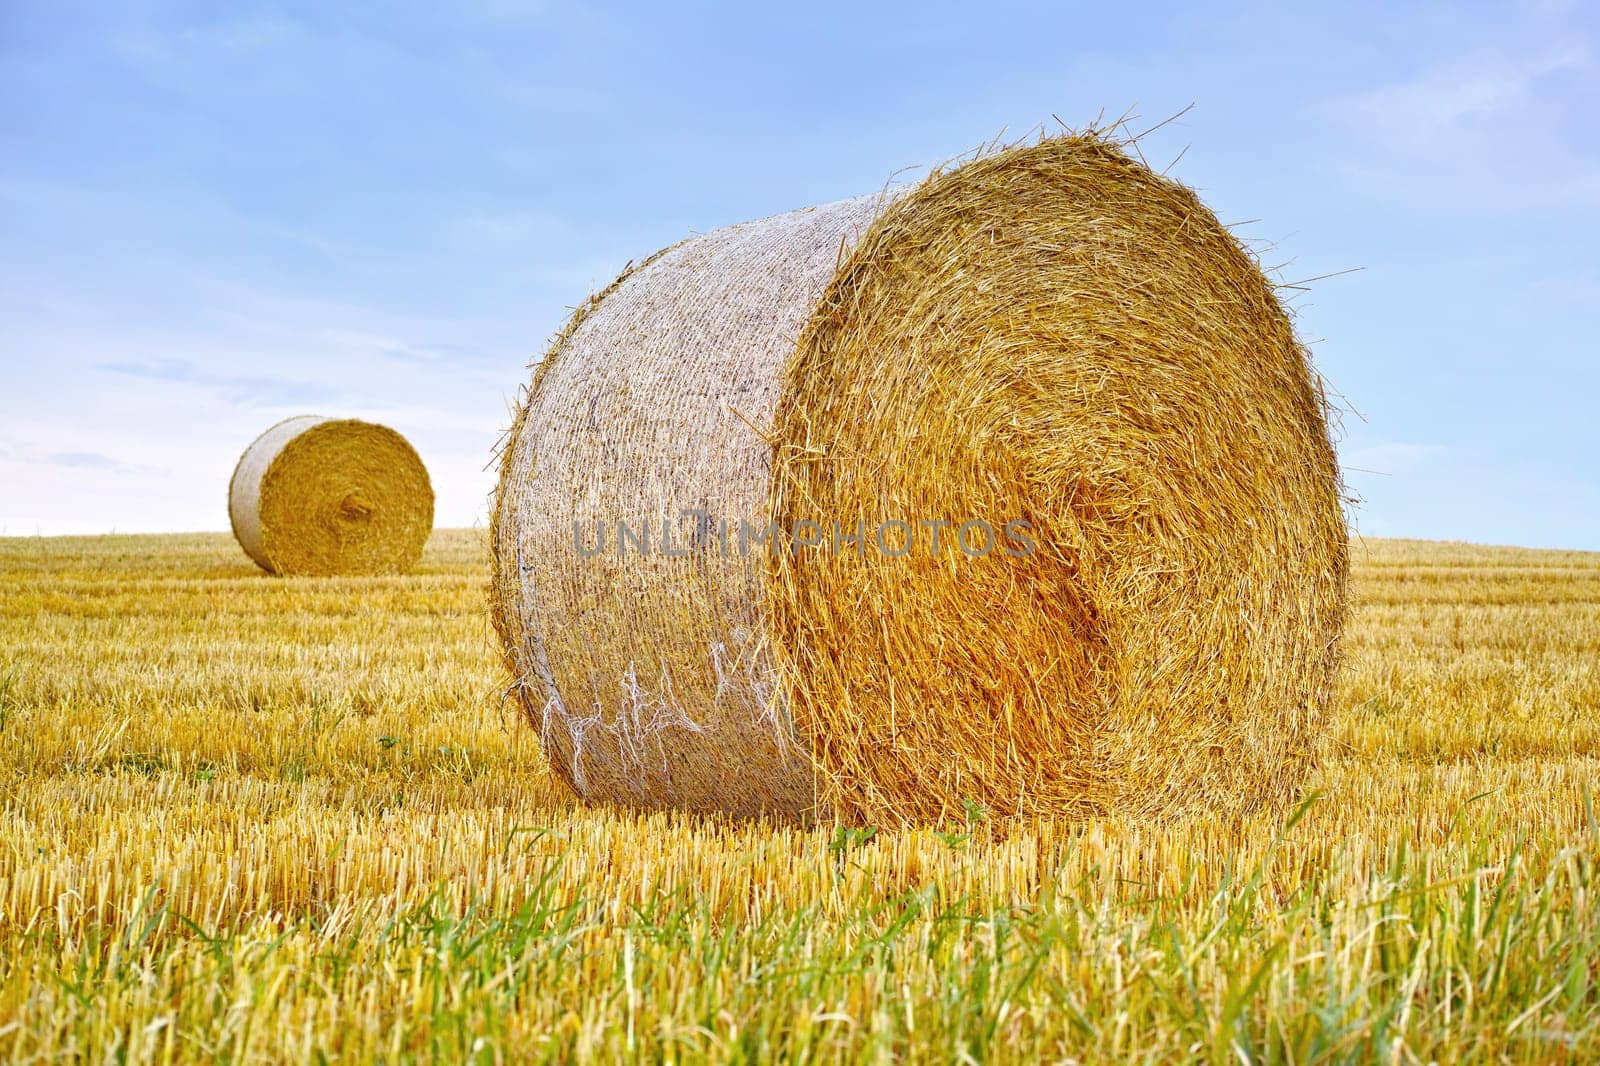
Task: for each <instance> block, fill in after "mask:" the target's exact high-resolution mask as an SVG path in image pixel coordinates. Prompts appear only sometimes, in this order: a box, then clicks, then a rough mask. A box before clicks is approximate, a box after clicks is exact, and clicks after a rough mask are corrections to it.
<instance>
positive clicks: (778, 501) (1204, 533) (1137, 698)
mask: <svg viewBox="0 0 1600 1066" xmlns="http://www.w3.org/2000/svg"><path fill="white" fill-rule="evenodd" d="M1339 493H1340V480H1339V473H1338V468H1337V464H1336V461H1335V457H1334V453H1333V449H1332V447H1331V445H1330V443H1329V438H1328V412H1327V405H1326V401H1325V399H1324V396H1323V393H1322V389H1321V386H1320V382H1319V380H1318V379H1317V378H1316V376H1315V374H1314V372H1313V371H1312V370H1311V368H1310V365H1309V362H1308V359H1307V356H1306V353H1305V351H1304V349H1303V348H1302V346H1301V345H1300V344H1299V343H1298V342H1297V340H1296V339H1295V337H1294V334H1293V331H1292V329H1291V327H1290V323H1289V320H1288V318H1287V316H1286V315H1285V313H1284V311H1283V309H1282V307H1281V306H1280V305H1279V303H1278V301H1277V299H1276V297H1275V295H1274V292H1273V288H1272V286H1271V284H1270V283H1269V282H1268V281H1267V279H1266V278H1265V277H1264V276H1263V274H1262V272H1261V269H1260V267H1259V265H1258V264H1257V262H1256V261H1255V259H1254V258H1253V257H1252V256H1251V255H1250V254H1249V253H1248V252H1247V251H1246V250H1245V249H1244V248H1242V247H1241V246H1240V244H1239V242H1238V241H1237V240H1235V239H1234V238H1233V237H1232V236H1231V235H1230V234H1229V233H1228V232H1227V230H1226V229H1224V228H1223V227H1222V226H1221V225H1220V224H1219V223H1218V221H1217V219H1216V218H1215V216H1214V215H1213V214H1212V213H1211V212H1210V211H1209V210H1207V209H1206V208H1205V207H1204V206H1203V205H1202V204H1201V203H1200V202H1199V200H1198V199H1197V198H1196V197H1195V195H1194V194H1193V193H1192V192H1191V191H1190V190H1188V189H1187V188H1185V187H1183V186H1181V185H1179V184H1177V183H1176V182H1173V181H1170V180H1167V179H1165V178H1162V177H1160V176H1159V175H1157V174H1155V173H1153V172H1152V171H1150V170H1149V169H1148V168H1147V167H1145V166H1144V165H1143V164H1141V163H1140V162H1139V161H1137V160H1135V159H1133V158H1130V157H1129V156H1128V155H1127V154H1126V153H1125V152H1124V151H1122V150H1121V148H1120V147H1118V146H1117V145H1115V144H1113V143H1110V142H1109V141H1107V140H1106V139H1104V138H1103V137H1101V136H1099V135H1095V134H1087V135H1074V136H1067V137H1060V138H1053V139H1046V140H1043V141H1041V142H1040V143H1038V144H1035V145H1030V146H1023V147H1016V148H1011V149H1007V150H1004V151H1001V152H998V153H995V154H993V155H989V156H987V157H983V158H978V159H975V160H973V161H971V162H968V163H966V164H965V165H962V166H959V167H956V168H953V169H950V170H946V171H943V172H940V173H936V174H935V175H933V176H932V177H930V178H929V179H928V180H926V181H925V182H923V183H921V184H920V185H918V186H916V187H915V188H912V189H910V190H909V191H903V192H888V193H883V194H878V195H874V196H868V197H863V198H860V199H856V200H848V201H844V202H841V203H835V204H828V205H824V206H820V207H814V208H810V209H807V210H803V211H797V212H794V213H791V214H787V215H780V216H777V217H775V218H769V219H764V220H761V221H757V222H750V223H745V224H742V225H737V226H730V227H728V228H726V229H721V230H717V231H715V232H712V233H707V234H705V235H703V236H697V237H693V238H690V239H688V240H685V241H683V242H681V243H679V244H677V245H674V246H672V247H670V248H668V249H665V250H664V251H662V252H659V253H657V254H656V255H655V256H653V257H651V258H650V259H648V260H645V261H644V262H642V263H640V264H638V265H637V266H632V267H630V268H629V269H628V270H627V271H625V272H624V273H623V275H622V276H621V277H619V278H618V279H617V280H616V281H615V282H614V283H613V284H612V285H611V286H610V287H609V288H608V289H607V290H605V291H604V292H602V293H600V294H598V295H597V296H595V297H593V298H591V300H590V301H589V302H588V303H586V304H585V305H584V307H582V308H581V309H580V310H579V312H578V313H577V314H576V315H575V316H574V318H573V320H572V322H571V323H570V324H569V325H568V326H567V328H566V329H565V330H564V331H563V332H562V333H561V334H560V335H559V336H558V337H557V338H556V339H555V342H554V343H553V345H552V347H551V349H550V351H549V353H548V354H547V356H546V358H545V359H544V360H543V362H542V363H540V364H539V365H538V366H537V368H536V369H535V372H534V376H533V381H532V384H531V385H530V387H529V390H528V392H527V395H526V397H525V402H524V404H523V406H522V408H521V410H520V412H519V415H518V418H517V420H516V424H515V425H514V426H513V428H512V430H511V432H510V434H509V436H508V438H507V441H506V444H505V450H504V454H503V457H502V469H501V478H500V485H499V491H498V494H497V498H496V505H495V511H494V515H493V523H492V530H491V548H492V553H493V560H494V584H493V596H494V600H495V621H496V625H497V628H498V630H499V632H500V636H501V640H502V644H503V647H504V650H505V653H506V656H507V661H508V664H509V666H510V668H511V669H512V671H513V672H514V674H515V675H516V677H517V679H518V683H517V691H518V693H519V694H520V697H521V699H522V701H523V704H524V707H525V710H526V712H527V714H528V715H529V717H530V718H531V719H532V720H533V721H534V722H535V723H536V724H537V726H538V727H539V729H540V730H541V734H542V737H543V741H544V745H545V750H546V752H547V755H548V757H549V759H550V761H551V762H552V764H553V765H554V767H555V769H556V771H557V772H558V773H559V774H560V775H561V776H562V777H563V778H564V779H565V780H566V781H567V782H568V783H569V784H570V785H571V786H572V787H573V788H574V789H575V790H576V791H577V792H578V793H579V794H580V795H582V796H585V797H588V798H592V799H597V800H609V801H616V802H622V803H626V804H631V805H638V806H661V805H673V806H681V807H685V808H689V809H693V810H702V811H729V812H734V813H738V814H758V813H774V814H788V815H796V816H801V817H817V816H821V817H838V818H840V819H843V820H846V821H870V822H876V823H880V824H897V823H903V822H923V821H932V820H939V819H942V818H947V817H951V816H959V814H960V813H961V811H962V810H963V802H964V801H971V802H976V803H981V804H983V805H985V806H987V807H988V808H989V809H990V810H991V811H993V812H994V813H995V814H996V815H999V816H1002V817H1010V816H1031V815H1068V816H1072V815H1093V814H1098V813H1103V812H1113V811H1114V812H1119V813H1126V814H1132V815H1136V816H1140V815H1151V814H1158V813H1181V812H1185V811H1190V810H1198V809H1213V810H1215V809H1221V810H1242V809H1246V808H1249V807H1252V806H1254V805H1257V804H1259V803H1262V802H1267V801H1271V800H1274V799H1276V798H1278V797H1281V796H1282V795H1284V794H1285V793H1286V792H1287V791H1288V790H1290V789H1291V788H1292V787H1293V786H1294V784H1295V783H1296V782H1297V781H1298V780H1299V779H1300V777H1301V775H1302V773H1303V770H1304V768H1305V766H1306V765H1307V763H1308V762H1309V761H1310V759H1311V758H1312V757H1313V755H1314V752H1315V749H1316V742H1317V737H1318V726H1319V722H1320V721H1321V718H1322V715H1323V713H1324V710H1325V708H1326V705H1327V702H1328V699H1329V695H1330V685H1331V681H1332V675H1333V669H1334V666H1335V661H1336V656H1337V638H1338V633H1339V628H1340V625H1341V623H1342V619H1343V614H1344V600H1345V573H1346V566H1347V559H1346V552H1347V547H1346V530H1345V524H1344V518H1343V512H1342V508H1341V502H1340V498H1339ZM940 523H944V525H942V526H941V525H940ZM974 523H976V525H975V524H974ZM985 528H986V529H987V536H986V537H985V535H984V529H985ZM641 530H643V531H644V536H642V537H641V536H640V531H641ZM885 530H888V531H889V536H888V537H887V538H885V537H884V536H883V534H884V531H885ZM747 531H748V532H749V535H748V536H747V535H746V533H747ZM941 532H942V533H943V535H944V546H943V550H940V547H939V545H938V544H937V542H936V541H935V540H934V539H933V538H936V537H937V536H938V535H939V534H940V533H941ZM761 533H765V534H767V535H766V536H765V537H762V536H758V534H761ZM969 533H970V534H971V536H970V537H969V536H968V534H969ZM930 534H931V536H930ZM841 536H842V542H841ZM751 541H754V542H755V544H754V550H749V549H750V548H751ZM979 541H982V543H979ZM985 546H986V549H987V550H982V551H980V550H979V549H982V548H984V547H985ZM841 549H842V550H841Z"/></svg>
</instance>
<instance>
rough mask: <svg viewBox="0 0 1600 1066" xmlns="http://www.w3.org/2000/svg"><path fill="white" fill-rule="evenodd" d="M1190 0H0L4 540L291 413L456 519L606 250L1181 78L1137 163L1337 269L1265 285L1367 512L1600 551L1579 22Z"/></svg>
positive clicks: (1530, 15)
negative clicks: (1315, 386) (361, 446)
mask: <svg viewBox="0 0 1600 1066" xmlns="http://www.w3.org/2000/svg"><path fill="white" fill-rule="evenodd" d="M1200 7H1201V5H1195V4H1189V3H1183V4H1174V5H1171V6H1170V7H1149V8H1136V7H1134V6H1131V5H1107V4H1083V5H1028V4H1007V3H989V4H983V5H975V4H970V3H960V4H940V3H917V4H912V5H906V6H905V7H903V8H899V9H896V8H894V7H893V6H891V5H880V6H871V5H860V6H857V5H853V4H850V5H846V4H841V5H832V4H825V3H824V4H818V3H811V4H806V5H797V6H795V7H777V6H770V5H746V4H728V5H703V4H686V5H671V6H669V5H660V6H656V5H648V6H646V5H639V6H636V7H630V6H626V5H620V4H617V5H568V4H558V3H550V4H544V3H537V2H528V3H521V2H517V0H479V2H471V0H469V2H467V3H464V4H456V5H435V4H418V5H415V6H405V5H400V6H383V5H369V4H352V5H322V4H307V5H304V6H296V5H281V6H265V7H250V6H240V7H229V6H226V5H219V4H215V3H206V4H192V5H184V4H166V3H140V4H128V5H119V4H104V5H96V6H77V5H74V4H70V3H63V4H25V3H21V2H20V0H0V528H3V529H4V531H5V532H7V533H11V534H33V533H35V532H42V533H46V534H49V533H74V532H104V531H109V530H112V529H116V530H123V531H132V530H189V529H225V528H226V527H227V514H226V509H225V501H224V497H225V493H226V484H227V479H228V475H229V472H230V471H231V468H232V465H233V462H234V460H235V459H236V458H237V456H238V454H239V452H240V451H241V450H242V449H243V448H244V446H245V445H246V444H247V443H248V442H249V441H250V440H251V439H252V438H253V437H254V436H255V434H256V433H257V432H259V431H260V430H261V429H263V428H264V427H265V426H266V425H268V424H269V423H271V422H273V421H276V420H277V419H279V418H281V417H285V416H287V415H291V414H299V413H305V412H314V413H325V414H337V415H349V416H356V417H366V418H374V419H378V420H381V421H384V422H387V423H389V424H391V425H394V426H395V427H396V428H398V429H400V430H401V431H402V432H404V433H405V434H406V435H407V436H409V437H410V438H411V439H412V440H413V441H414V442H415V443H416V444H417V446H418V448H419V450H420V451H421V452H422V454H423V457H424V459H425V460H426V461H427V462H428V465H429V467H430V469H431V471H432V473H433V477H434V481H435V487H436V489H437V492H438V497H439V505H438V519H439V521H440V523H441V524H445V525H471V524H473V523H474V522H481V521H482V520H483V516H484V513H485V510H486V497H487V493H488V492H489V490H490V488H491V487H492V480H493V478H492V474H491V473H490V472H489V471H487V470H486V469H485V467H486V464H487V462H488V459H489V454H490V450H491V448H492V447H493V444H494V442H495V440H496V438H497V437H498V435H499V432H500V430H501V429H502V428H503V427H504V425H505V424H506V422H507V421H508V413H507V411H508V405H509V404H510V403H511V402H512V400H513V399H514V397H515V395H516V391H517V389H518V388H519V386H520V385H521V384H522V382H524V381H525V380H526V378H527V371H526V366H527V364H528V362H529V361H530V360H531V359H532V358H534V357H535V356H537V355H538V354H539V353H540V352H541V350H542V348H543V344H544V341H545V339H546V338H547V337H548V335H549V334H550V333H551V332H552V331H554V330H555V329H556V328H557V327H558V326H559V325H560V324H561V322H562V321H563V319H564V318H565V316H566V315H567V313H568V312H567V309H568V308H569V307H570V306H571V305H573V304H575V303H577V302H578V301H580V300H581V299H582V298H583V296H584V295H585V294H586V293H587V292H588V290H589V289H590V288H591V287H594V286H599V285H603V284H605V282H606V281H608V280H609V279H610V277H611V276H612V275H613V274H615V272H616V271H617V270H618V269H619V268H621V267H622V265H623V264H624V263H626V262H627V261H628V260H629V259H631V258H634V257H637V256H640V255H643V254H646V253H648V252H650V251H653V250H654V249H656V248H658V247H660V246H662V245H664V244H666V243H669V242H671V241H673V240H676V239H677V238H679V237H681V236H683V235H685V234H687V233H689V232H691V231H697V230H700V231H703V230H706V229H711V228H714V227H716V226H720V225H724V224H727V223H731V222H736V221H740V220H742V219H746V218H752V217H758V216H761V215H767V214H772V213H775V212H778V211H783V210H787V209H790V208H793V207H799V206H803V205H806V204H810V203H817V202H822V201H828V200H834V199H839V198H841V197H845V196H850V195H854V194H857V193H860V192H864V191H870V190H872V189H875V188H878V187H880V186H881V185H882V184H883V183H884V181H885V180H886V179H887V178H888V177H889V176H890V175H891V174H894V173H895V172H898V171H905V173H906V175H907V176H915V175H916V174H918V173H919V172H920V171H921V170H922V169H924V168H926V167H927V166H929V165H931V164H934V163H937V162H939V161H941V160H943V159H947V158H949V157H951V156H954V155H957V154H959V153H961V152H963V151H965V150H967V149H970V148H972V147H974V146H975V145H978V144H980V143H982V142H985V141H988V140H990V139H992V138H993V137H994V136H995V135H996V134H998V133H1000V132H1001V131H1002V130H1008V131H1009V132H1010V133H1011V134H1013V135H1021V134H1023V133H1025V132H1027V131H1028V130H1030V129H1032V128H1033V127H1035V126H1037V125H1039V124H1040V123H1046V124H1050V125H1052V126H1053V125H1054V122H1055V119H1054V118H1053V117H1052V116H1059V117H1060V119H1061V120H1063V121H1065V122H1066V123H1068V124H1071V125H1081V124H1084V123H1086V122H1088V121H1090V120H1092V119H1093V118H1094V117H1095V116H1096V115H1097V114H1099V113H1100V112H1102V110H1103V111H1105V112H1106V113H1107V114H1109V115H1117V114H1121V113H1123V112H1125V111H1127V110H1129V109H1130V108H1131V109H1133V110H1134V111H1135V112H1136V113H1137V114H1138V115H1140V116H1142V119H1141V121H1139V122H1136V123H1134V125H1135V126H1136V127H1137V128H1143V127H1144V126H1148V125H1153V124H1155V123H1156V122H1158V121H1160V120H1161V119H1163V118H1166V117H1168V116H1170V115H1172V114H1174V113H1176V112H1178V111H1180V110H1181V109H1183V108H1184V107H1186V106H1187V105H1189V104H1191V103H1193V104H1194V105H1195V107H1194V110H1192V111H1190V112H1189V113H1188V114H1186V115H1184V116H1183V117H1182V118H1181V119H1180V120H1178V121H1177V122H1174V123H1172V124H1171V125H1169V126H1167V127H1165V128H1163V129H1161V130H1158V131H1156V132H1155V133H1152V134H1151V135H1150V136H1149V137H1148V138H1147V139H1146V140H1145V141H1144V142H1143V144H1142V147H1143V151H1144V153H1145V154H1146V156H1147V157H1148V158H1149V159H1150V161H1151V162H1152V163H1153V164H1155V165H1156V166H1157V167H1158V168H1159V167H1165V166H1167V165H1168V164H1169V163H1170V162H1172V160H1173V159H1174V158H1175V157H1177V156H1178V155H1179V153H1180V152H1183V153H1184V154H1183V156H1182V158H1181V159H1180V160H1179V161H1178V162H1177V164H1176V166H1175V167H1174V168H1173V169H1172V171H1171V173H1173V174H1174V175H1175V176H1177V177H1178V178H1180V179H1182V180H1183V181H1185V182H1187V183H1189V184H1190V185H1193V186H1195V187H1197V188H1198V189H1199V190H1200V191H1201V194H1202V195H1203V196H1204V197H1205V199H1206V201H1207V202H1208V203H1209V204H1210V205H1211V206H1212V207H1213V209H1215V210H1216V212H1217V214H1218V215H1219V216H1220V217H1221V218H1222V219H1223V221H1225V222H1230V223H1244V222H1248V225H1243V226H1241V227H1240V229H1239V231H1238V232H1240V233H1241V234H1242V235H1244V236H1247V237H1249V238H1250V239H1251V240H1253V241H1256V242H1259V244H1260V246H1261V248H1262V255H1263V259H1264V261H1265V262H1266V263H1267V264H1268V265H1269V266H1277V267H1280V269H1281V277H1282V279H1283V280H1285V281H1294V280H1297V279H1301V278H1308V277H1313V276H1318V275H1324V274H1331V273H1334V272H1337V271H1344V270H1349V269H1351V268H1356V267H1360V268H1362V269H1361V270H1360V271H1359V272H1357V273H1352V274H1346V275H1343V276H1340V277H1336V278H1330V279H1327V280H1324V281H1320V282H1317V283H1315V284H1313V285H1311V286H1310V287H1309V291H1306V292H1303V293H1300V294H1298V296H1297V297H1296V299H1295V307H1296V310H1297V321H1298V327H1299V329H1300V331H1301V333H1302V335H1303V336H1304V337H1305V338H1306V339H1307V340H1308V341H1310V342H1311V343H1312V345H1313V350H1314V352H1315V356H1316V360H1317V364H1318V366H1319V368H1320V369H1321V370H1322V371H1323V373H1324V374H1326V376H1327V377H1328V379H1329V380H1330V382H1331V383H1332V385H1333V386H1334V387H1335V388H1336V389H1337V391H1338V392H1339V394H1340V395H1342V396H1343V397H1344V400H1345V402H1346V403H1347V405H1348V406H1349V408H1350V412H1349V413H1347V414H1346V415H1345V416H1344V418H1343V429H1342V434H1341V442H1340V451H1341V456H1342V458H1343V461H1344V463H1345V466H1346V469H1347V475H1348V478H1349V480H1350V483H1351V485H1352V487H1353V488H1354V489H1355V490H1356V491H1357V492H1358V493H1359V494H1360V496H1361V497H1362V502H1361V503H1360V505H1359V506H1358V507H1357V508H1356V509H1355V511H1354V518H1355V520H1356V524H1357V526H1358V528H1359V529H1360V530H1361V531H1362V532H1364V533H1366V534H1370V535H1379V536H1390V535H1396V536H1420V537H1435V538H1448V539H1462V540H1474V541H1482V542H1490V543H1511V544H1527V545H1538V546H1561V547H1576V548H1590V549H1600V415H1597V413H1596V407H1597V401H1600V358H1597V355H1600V340H1597V339H1600V33H1597V28H1600V27H1597V22H1600V19H1597V16H1596V14H1595V12H1594V8H1593V7H1587V6H1585V5H1584V4H1581V3H1529V4H1524V5H1517V4H1509V5H1492V6H1489V5H1486V6H1481V7H1478V6H1473V5H1461V4H1437V5H1432V4H1425V5H1415V6H1403V5H1391V4H1373V5H1363V4H1359V3H1357V4H1330V5H1327V6H1326V7H1325V8H1323V9H1322V10H1320V11H1317V10H1310V5H1279V4H1262V5H1243V6H1238V7H1234V8H1232V9H1231V10H1227V11H1221V10H1208V11H1203V12H1202V11H1201V10H1200ZM1185 149H1187V151H1185ZM908 168H909V169H908ZM1249 220H1255V221H1249Z"/></svg>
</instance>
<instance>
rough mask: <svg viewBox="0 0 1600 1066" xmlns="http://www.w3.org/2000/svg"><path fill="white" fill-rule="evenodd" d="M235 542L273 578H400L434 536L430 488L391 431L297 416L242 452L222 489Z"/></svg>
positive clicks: (413, 454) (422, 469)
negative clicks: (281, 575) (226, 488)
mask: <svg viewBox="0 0 1600 1066" xmlns="http://www.w3.org/2000/svg"><path fill="white" fill-rule="evenodd" d="M228 515H229V518H230V519H231V520H232V523H233V535H234V537H235V538H237V539H238V541H239V544H240V546H241V547H243V548H244V550H245V553H246V554H248V555H249V556H250V558H252V559H254V560H255V561H256V563H257V564H259V565H260V566H261V568H262V569H263V570H266V571H267V572H269V573H274V574H285V575H305V576H324V577H325V576H331V575H338V574H347V575H371V574H399V573H404V572H406V571H408V570H410V569H412V568H413V567H415V566H416V565H417V562H418V560H419V559H421V558H422V549H423V545H424V544H426V542H427V539H428V534H429V532H431V531H432V529H433V487H432V485H431V484H430V483H429V481H428V471H427V469H426V468H425V467H424V466H423V465H422V460H421V459H420V458H418V457H417V453H416V451H415V450H414V449H413V448H412V447H411V445H410V444H409V443H407V442H406V439H405V438H404V437H402V436H401V435H400V434H398V433H396V432H395V431H394V430H392V429H390V428H389V427H387V426H380V425H375V424H373V423H371V422H362V421H358V420H356V419H350V418H346V419H329V418H321V417H318V416H316V415H301V416H299V417H296V418H289V419H285V420H284V421H282V422H279V423H278V424H277V425H275V426H273V427H272V428H271V429H268V430H267V431H266V432H265V433H263V434H261V436H259V437H257V438H256V440H255V442H254V443H252V444H251V445H250V447H249V448H247V449H245V452H244V455H243V456H241V457H240V459H239V464H238V466H236V467H235V468H234V471H233V479H232V480H231V481H230V482H229V485H228Z"/></svg>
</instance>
